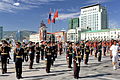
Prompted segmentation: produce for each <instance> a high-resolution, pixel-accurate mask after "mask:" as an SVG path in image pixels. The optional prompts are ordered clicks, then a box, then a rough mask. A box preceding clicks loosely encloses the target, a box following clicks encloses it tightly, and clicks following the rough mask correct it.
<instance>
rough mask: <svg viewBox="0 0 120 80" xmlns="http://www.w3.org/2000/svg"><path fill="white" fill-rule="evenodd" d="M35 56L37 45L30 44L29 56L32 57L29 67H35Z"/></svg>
mask: <svg viewBox="0 0 120 80" xmlns="http://www.w3.org/2000/svg"><path fill="white" fill-rule="evenodd" d="M34 57H35V46H34V45H30V46H29V58H30V65H29V69H32V68H33V62H34Z"/></svg>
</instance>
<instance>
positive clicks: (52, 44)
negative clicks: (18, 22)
mask: <svg viewBox="0 0 120 80" xmlns="http://www.w3.org/2000/svg"><path fill="white" fill-rule="evenodd" d="M51 51H52V65H53V64H54V61H55V56H56V55H55V44H54V42H52V43H51Z"/></svg>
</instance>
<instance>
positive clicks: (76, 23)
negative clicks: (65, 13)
mask: <svg viewBox="0 0 120 80" xmlns="http://www.w3.org/2000/svg"><path fill="white" fill-rule="evenodd" d="M78 27H79V18H72V19H70V20H69V29H76V28H78Z"/></svg>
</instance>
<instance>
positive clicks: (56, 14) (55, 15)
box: [54, 10, 58, 18]
mask: <svg viewBox="0 0 120 80" xmlns="http://www.w3.org/2000/svg"><path fill="white" fill-rule="evenodd" d="M57 17H58V10H56V12H55V14H54V18H57Z"/></svg>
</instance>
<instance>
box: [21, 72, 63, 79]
mask: <svg viewBox="0 0 120 80" xmlns="http://www.w3.org/2000/svg"><path fill="white" fill-rule="evenodd" d="M62 74H64V73H58V74H48V75H37V76H26V77H23V78H24V79H25V78H32V80H40V79H43V78H45V77H46V78H48V77H49V76H57V75H62ZM33 78H34V79H33Z"/></svg>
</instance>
